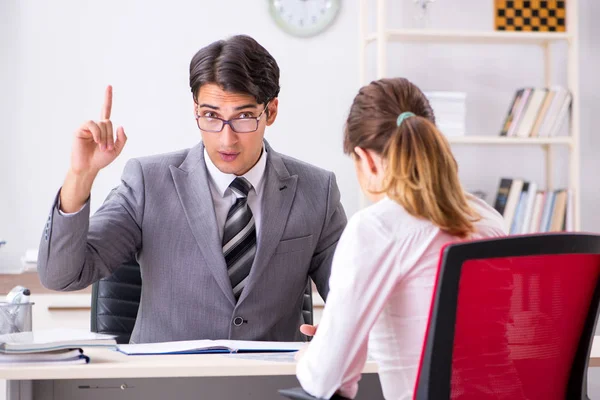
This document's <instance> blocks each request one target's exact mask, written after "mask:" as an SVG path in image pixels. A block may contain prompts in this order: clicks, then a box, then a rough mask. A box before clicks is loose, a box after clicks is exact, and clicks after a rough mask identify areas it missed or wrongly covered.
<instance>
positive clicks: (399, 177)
mask: <svg viewBox="0 0 600 400" xmlns="http://www.w3.org/2000/svg"><path fill="white" fill-rule="evenodd" d="M344 151H345V153H347V154H351V155H352V157H353V159H354V162H355V167H356V173H357V175H358V180H359V183H360V186H361V188H362V190H363V191H364V193H365V194H366V196H367V197H368V198H369V199H370V200H371V201H372V202H373V203H374V204H372V205H371V206H369V207H367V208H365V209H364V210H362V211H360V212H358V213H356V214H355V215H354V216H353V217H352V218H351V219H350V221H349V223H348V225H347V227H346V230H345V231H344V233H343V235H342V237H341V239H340V241H339V243H338V247H337V250H336V253H335V256H334V260H333V266H332V272H331V278H330V283H329V285H330V292H329V295H328V297H327V305H326V306H325V310H324V312H323V317H322V319H321V323H320V325H319V328H318V331H317V333H316V335H315V337H314V339H313V341H312V342H311V343H310V345H309V346H308V348H307V349H306V351H305V352H304V353H303V354H302V356H301V357H300V360H299V362H298V367H297V376H298V379H299V381H300V383H301V384H302V386H303V387H304V389H305V390H306V391H307V392H308V393H310V394H311V395H313V396H316V397H320V398H329V397H331V396H332V395H333V394H334V393H338V394H340V395H342V396H345V397H349V398H352V397H354V396H355V395H356V391H357V389H358V380H359V379H360V374H361V371H362V369H363V367H364V364H365V361H366V358H367V342H368V345H369V354H370V355H371V357H373V358H374V359H375V360H376V361H377V363H378V366H379V378H380V381H381V385H382V389H383V394H384V396H385V398H386V399H410V398H412V393H413V389H414V385H415V379H416V373H417V368H418V364H419V359H420V355H421V348H422V345H423V339H424V335H425V329H426V324H427V319H428V314H429V307H430V304H431V298H432V294H433V284H434V278H435V274H436V269H437V263H438V258H439V254H440V249H441V248H442V247H443V246H444V245H445V244H446V243H448V242H452V241H457V240H466V239H480V238H489V237H497V236H503V235H505V231H504V223H503V220H502V217H501V216H500V214H498V213H497V212H496V211H495V210H494V209H493V208H492V207H490V206H489V205H487V204H486V203H485V202H483V201H481V200H479V199H477V198H475V197H474V196H471V195H469V194H466V193H465V192H464V191H463V188H462V187H461V185H460V182H459V178H458V171H457V164H456V161H455V159H454V157H453V155H452V152H451V150H450V146H449V144H448V142H447V141H446V139H445V138H444V136H443V135H442V134H441V133H440V132H439V131H438V129H437V128H436V126H435V119H434V115H433V110H432V109H431V106H430V105H429V101H428V100H427V98H426V97H425V95H424V94H423V93H422V92H421V90H419V88H418V87H416V86H415V85H414V84H412V83H411V82H409V81H408V80H406V79H401V78H397V79H382V80H379V81H375V82H372V83H371V84H369V85H367V86H365V87H363V88H362V89H361V90H360V91H359V93H358V95H357V96H356V97H355V99H354V103H353V104H352V107H351V109H350V115H349V116H348V120H347V124H346V131H345V137H344Z"/></svg>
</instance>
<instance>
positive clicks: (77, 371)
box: [0, 348, 377, 380]
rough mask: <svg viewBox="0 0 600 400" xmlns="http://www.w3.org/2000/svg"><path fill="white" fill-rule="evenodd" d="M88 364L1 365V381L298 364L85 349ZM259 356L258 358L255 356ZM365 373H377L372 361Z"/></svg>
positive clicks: (292, 369)
mask: <svg viewBox="0 0 600 400" xmlns="http://www.w3.org/2000/svg"><path fill="white" fill-rule="evenodd" d="M84 353H85V354H87V355H88V356H89V357H90V363H89V364H86V365H55V366H36V365H27V366H15V365H1V366H0V379H8V380H13V379H14V380H37V379H106V378H171V377H208V376H273V375H295V374H296V363H295V362H282V361H266V360H256V359H244V358H242V357H243V356H244V355H243V354H181V355H160V356H154V355H148V356H127V355H125V354H122V353H119V352H117V351H113V350H107V349H94V348H85V349H84ZM254 356H256V355H254ZM363 372H364V373H376V372H377V365H376V364H375V363H374V362H368V363H367V364H366V365H365V368H364V370H363Z"/></svg>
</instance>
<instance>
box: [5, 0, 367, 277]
mask: <svg viewBox="0 0 600 400" xmlns="http://www.w3.org/2000/svg"><path fill="white" fill-rule="evenodd" d="M352 3H353V2H348V3H347V4H344V7H343V9H342V12H341V15H340V17H339V18H338V20H337V22H336V24H335V26H333V28H332V29H330V30H328V31H327V32H326V33H324V34H322V35H320V36H318V37H317V38H314V39H303V40H302V39H295V38H293V37H290V36H288V35H287V34H285V33H284V32H282V31H281V30H280V29H279V28H277V26H276V25H275V24H274V22H273V21H272V20H271V18H270V16H269V13H268V8H267V2H266V1H239V0H221V1H218V2H215V1H211V2H208V1H175V2H169V5H168V6H167V5H166V4H167V3H166V2H148V1H142V0H128V1H120V0H119V1H117V0H111V1H93V0H60V1H54V2H39V1H34V0H4V1H2V2H0V12H1V13H2V14H3V17H8V16H9V15H10V20H11V21H10V22H11V24H10V25H8V26H5V25H4V24H2V28H1V29H3V30H6V31H7V34H6V35H1V36H2V37H3V38H7V37H14V38H15V41H16V46H15V47H14V48H10V47H9V48H5V47H4V46H3V47H2V50H1V51H2V53H0V54H1V56H2V60H3V61H5V60H6V61H8V63H6V64H5V62H2V65H3V66H2V67H1V68H3V69H2V72H4V73H2V74H1V76H0V86H1V87H4V86H5V85H9V88H10V87H12V88H13V89H12V91H10V90H9V92H8V93H7V92H4V93H3V94H2V95H1V96H2V97H1V98H2V102H3V107H1V109H0V120H2V121H5V122H3V123H2V125H0V126H1V127H2V146H1V149H0V158H1V159H2V164H0V165H2V166H3V170H5V171H6V168H8V167H9V166H10V169H11V170H12V171H11V173H10V174H6V173H5V174H3V175H0V183H1V186H0V187H1V189H0V190H2V196H0V237H4V238H6V239H7V240H8V242H9V246H7V248H5V249H3V253H0V256H1V257H2V258H0V268H1V267H4V268H11V267H14V266H16V263H17V261H16V260H18V257H19V256H20V255H21V254H23V253H24V251H25V249H26V248H31V247H37V244H38V240H39V237H40V236H41V233H42V229H43V225H44V223H45V218H46V215H47V213H48V211H49V207H50V204H51V202H52V199H53V196H54V195H55V193H56V191H57V189H58V188H59V186H60V185H61V183H62V180H63V177H64V175H65V172H66V171H67V168H68V165H69V154H70V146H71V140H72V133H73V131H74V130H75V129H76V128H77V127H78V126H79V125H80V124H81V123H82V122H84V121H85V120H87V119H96V118H98V116H99V113H100V107H101V104H102V100H103V93H104V87H105V86H106V85H107V84H112V85H113V86H114V103H113V117H112V119H113V121H114V123H116V124H122V125H123V126H124V127H125V130H126V132H127V134H128V136H129V141H128V143H127V146H126V148H125V150H124V152H123V153H122V154H121V156H120V158H119V159H118V160H117V161H115V162H114V163H113V164H112V165H111V166H109V167H108V168H107V169H106V170H104V171H102V172H101V174H100V175H99V177H98V180H97V181H96V184H95V186H94V190H93V193H92V202H93V203H92V209H93V210H94V209H96V208H97V207H98V206H99V205H100V203H101V201H102V200H103V199H104V197H105V196H106V194H107V193H108V191H109V190H110V189H111V188H112V187H113V186H116V185H117V184H118V183H119V176H120V173H121V170H122V168H123V166H124V164H125V162H126V160H127V159H129V158H131V157H135V156H141V155H148V154H154V153H160V152H165V151H171V150H176V149H180V148H184V147H190V146H192V145H194V144H195V143H197V142H198V141H199V138H200V135H199V132H198V129H197V127H196V125H195V121H194V119H193V114H192V110H193V108H192V98H191V93H190V90H189V86H188V67H189V61H190V59H191V57H192V56H193V55H194V53H195V52H196V51H197V50H198V49H200V48H201V47H203V46H205V45H208V44H209V43H210V42H212V41H214V40H218V39H221V38H225V37H227V36H229V35H232V34H237V33H246V34H250V35H251V36H253V37H254V38H255V39H257V40H258V41H259V42H260V43H261V44H262V45H263V46H265V47H266V48H267V49H268V50H269V51H270V52H271V54H272V55H273V56H274V57H275V59H276V60H277V61H278V63H279V65H280V68H281V88H282V89H281V95H280V114H279V117H278V120H277V121H276V123H275V124H274V125H273V126H272V127H271V128H269V129H268V130H267V134H266V137H267V139H268V140H269V141H270V143H271V145H272V146H273V147H274V148H275V149H277V150H278V151H280V152H283V153H286V154H289V155H292V156H295V157H297V158H300V159H303V160H305V161H308V162H311V163H313V164H316V165H319V166H321V167H323V168H326V169H329V170H333V171H335V172H336V173H337V176H338V180H339V185H340V187H341V190H342V196H343V198H344V204H345V206H346V207H347V209H348V211H349V212H353V211H354V210H356V209H357V206H358V199H357V198H356V194H357V193H358V188H357V186H356V184H355V181H354V177H353V174H352V173H351V171H352V170H351V167H352V166H351V163H350V160H349V159H348V158H347V157H345V156H344V155H343V154H342V153H341V151H340V149H341V138H342V126H343V121H344V118H345V114H346V112H347V109H348V107H349V105H350V103H351V101H352V98H353V96H354V94H355V92H356V91H357V89H358V67H357V63H356V54H357V46H356V41H357V35H358V32H357V31H356V29H355V27H356V18H357V7H356V6H355V5H354V4H352ZM7 10H8V11H11V13H6V11H7ZM1 32H2V31H0V33H1ZM17 33H18V36H16V35H17ZM5 68H8V69H9V70H10V71H9V72H8V73H7V72H5V70H4V69H5ZM6 121H8V125H6ZM3 264H4V265H3Z"/></svg>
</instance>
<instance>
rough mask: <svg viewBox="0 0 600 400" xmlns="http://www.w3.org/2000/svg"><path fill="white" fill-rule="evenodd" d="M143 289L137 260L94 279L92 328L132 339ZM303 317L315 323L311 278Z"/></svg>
mask: <svg viewBox="0 0 600 400" xmlns="http://www.w3.org/2000/svg"><path fill="white" fill-rule="evenodd" d="M141 293H142V276H141V274H140V266H139V264H138V263H137V262H136V261H131V262H128V263H125V264H123V265H122V266H121V267H120V268H118V269H117V270H116V271H115V272H114V273H113V274H112V275H111V276H109V277H107V278H104V279H101V280H100V281H98V282H96V283H94V284H93V286H92V305H91V321H90V330H91V331H92V332H98V333H107V334H110V335H116V340H117V343H129V337H130V336H131V332H132V331H133V326H134V325H135V319H136V317H137V313H138V308H139V305H140V296H141ZM302 317H303V318H304V323H305V324H310V325H312V324H313V301H312V285H311V281H310V279H309V280H308V283H307V285H306V290H305V291H304V303H303V304H302ZM309 339H310V338H309Z"/></svg>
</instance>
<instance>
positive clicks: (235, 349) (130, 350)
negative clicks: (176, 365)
mask: <svg viewBox="0 0 600 400" xmlns="http://www.w3.org/2000/svg"><path fill="white" fill-rule="evenodd" d="M303 345H304V343H303V342H256V341H244V340H187V341H179V342H162V343H143V344H122V345H119V346H117V348H118V350H119V351H120V352H121V353H124V354H127V355H146V354H207V353H274V352H291V351H298V350H300V348H301V347H302V346H303Z"/></svg>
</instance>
